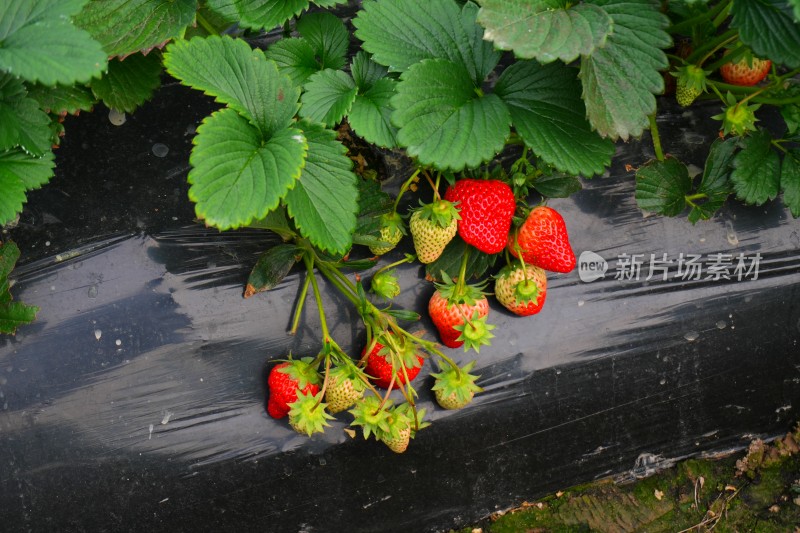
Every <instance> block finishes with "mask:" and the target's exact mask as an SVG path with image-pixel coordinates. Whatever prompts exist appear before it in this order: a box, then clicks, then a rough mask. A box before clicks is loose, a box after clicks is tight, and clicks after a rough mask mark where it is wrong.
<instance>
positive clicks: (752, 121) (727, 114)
mask: <svg viewBox="0 0 800 533" xmlns="http://www.w3.org/2000/svg"><path fill="white" fill-rule="evenodd" d="M725 100H726V104H727V106H726V107H725V108H724V110H723V112H722V113H720V114H719V115H714V116H713V117H711V118H713V119H714V120H721V121H722V134H723V135H729V134H732V135H737V136H740V137H741V136H744V135H747V133H748V132H751V131H755V130H756V122H757V121H758V119H757V118H756V115H755V112H756V111H758V109H759V108H760V107H761V104H752V105H751V104H748V103H747V102H745V101H744V100H743V101H741V102H739V101H737V100H736V97H735V96H733V94H731V93H730V92H729V93H728V94H727V95H726V97H725Z"/></svg>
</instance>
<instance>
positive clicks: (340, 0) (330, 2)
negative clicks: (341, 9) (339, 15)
mask: <svg viewBox="0 0 800 533" xmlns="http://www.w3.org/2000/svg"><path fill="white" fill-rule="evenodd" d="M313 3H314V4H316V5H318V6H320V7H333V6H335V5H338V4H346V3H347V0H313Z"/></svg>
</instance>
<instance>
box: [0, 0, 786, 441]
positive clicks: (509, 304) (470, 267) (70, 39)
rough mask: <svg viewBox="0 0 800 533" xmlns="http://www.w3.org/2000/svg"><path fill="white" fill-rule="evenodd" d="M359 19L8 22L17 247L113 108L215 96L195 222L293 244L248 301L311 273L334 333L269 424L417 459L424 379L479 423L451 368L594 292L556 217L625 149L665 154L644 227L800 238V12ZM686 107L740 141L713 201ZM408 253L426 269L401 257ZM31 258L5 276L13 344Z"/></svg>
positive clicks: (323, 6) (263, 265)
mask: <svg viewBox="0 0 800 533" xmlns="http://www.w3.org/2000/svg"><path fill="white" fill-rule="evenodd" d="M343 3H345V2H339V1H335V0H315V1H309V0H175V1H172V2H163V1H162V0H67V1H56V0H5V1H4V2H2V3H0V20H2V23H1V24H0V117H2V120H0V225H5V224H8V223H13V221H14V219H15V218H16V217H17V216H18V214H19V212H20V211H21V209H22V207H23V204H24V203H25V201H26V195H27V192H28V191H30V190H31V189H35V188H38V187H41V186H42V185H44V184H45V183H47V181H48V180H49V179H50V177H51V176H52V174H53V168H54V162H55V159H56V158H55V156H54V154H53V151H52V148H53V147H54V146H57V144H58V142H59V136H60V135H62V134H63V133H65V131H64V126H63V124H62V123H61V121H62V120H63V117H64V116H65V115H67V114H77V113H78V112H79V111H87V110H90V109H92V108H93V106H95V105H96V104H97V103H98V102H102V103H103V104H104V105H105V106H106V107H108V108H109V109H112V110H114V111H116V112H117V113H132V112H135V110H136V108H137V107H138V106H139V105H141V104H142V103H144V102H145V101H146V100H148V99H149V98H151V97H152V95H153V94H154V91H155V90H156V89H157V87H158V86H159V85H160V83H161V81H162V79H164V78H165V77H166V76H171V77H172V78H174V79H176V80H178V81H179V82H180V83H181V84H183V85H185V86H187V87H190V88H191V89H194V90H198V91H202V92H203V93H205V94H207V95H208V96H209V97H211V98H213V99H214V100H215V101H216V102H217V103H218V104H219V108H218V109H217V110H216V111H214V112H213V113H211V114H210V115H209V116H208V117H206V118H205V119H204V120H203V121H202V124H200V126H199V127H198V128H197V134H196V136H195V137H194V139H193V149H192V153H191V156H190V159H189V163H190V166H191V170H190V171H189V173H188V176H187V180H188V184H189V192H188V196H189V200H190V201H191V202H193V203H194V208H195V214H196V216H197V219H198V220H199V221H201V222H202V223H204V224H206V225H207V226H210V227H213V228H217V229H218V230H221V231H232V230H236V229H238V228H260V229H263V230H268V231H272V232H275V233H277V234H278V235H280V236H281V237H282V238H283V240H284V242H283V243H282V244H280V245H278V246H275V247H273V248H271V249H269V250H267V251H265V252H264V253H263V254H262V255H261V256H260V257H259V258H258V259H257V261H256V263H255V265H254V266H253V270H252V273H251V275H250V277H249V279H248V280H247V284H246V287H245V290H244V296H245V297H254V296H255V295H257V294H258V293H260V292H263V291H268V290H270V289H271V288H273V287H275V286H276V285H277V284H278V283H279V282H280V281H281V280H282V279H284V277H285V276H287V274H289V272H291V271H292V270H293V269H295V270H300V271H301V272H302V273H303V275H302V279H303V281H302V283H301V285H300V287H299V298H298V302H299V303H298V306H297V309H296V311H295V314H294V316H293V317H292V326H291V328H290V333H294V332H296V331H297V328H298V324H299V323H300V319H301V316H302V314H303V313H304V312H305V301H306V299H307V297H308V295H309V293H310V294H311V295H312V296H313V299H314V301H315V303H316V307H317V313H318V315H319V320H320V324H321V331H320V338H319V352H318V353H316V354H296V355H294V356H292V357H289V358H288V360H289V361H291V362H286V361H283V362H280V363H277V364H276V365H275V366H274V368H273V369H272V373H271V374H270V378H269V380H268V387H269V395H270V397H269V400H268V412H269V414H270V415H272V416H273V417H275V418H283V417H288V419H289V420H288V421H289V425H290V426H291V427H292V428H294V429H295V430H297V431H298V432H301V433H304V434H308V435H312V434H314V433H317V432H320V431H324V428H325V427H326V426H327V424H328V420H329V419H330V417H331V416H333V415H337V416H352V422H351V423H352V425H353V426H358V427H360V428H361V429H362V433H363V435H364V437H366V438H369V437H373V436H374V437H375V438H376V439H377V440H378V441H381V442H383V443H384V444H386V445H387V446H389V448H390V449H392V450H393V451H396V452H401V451H404V450H405V449H406V447H407V446H408V443H409V440H410V439H411V438H413V437H415V436H416V434H417V431H419V430H420V429H422V428H423V427H425V425H426V422H425V421H424V413H423V410H422V409H417V401H418V399H419V395H418V390H417V388H418V386H419V379H418V378H417V375H418V374H419V373H420V372H421V371H422V369H423V368H425V369H430V371H431V376H433V378H434V380H435V384H434V386H433V388H432V392H433V394H434V396H435V398H436V400H437V402H438V403H439V405H440V406H441V407H443V408H445V409H455V408H461V407H464V406H466V405H467V404H469V403H470V402H471V401H472V400H473V398H474V395H475V394H476V393H478V392H480V386H479V384H478V383H477V381H478V379H479V378H478V376H477V375H474V374H472V373H471V372H472V371H473V369H474V368H475V367H476V366H478V364H477V362H476V361H468V362H465V363H461V362H458V361H456V360H455V358H454V356H451V355H448V351H447V348H462V347H463V350H465V351H468V350H475V351H476V352H477V351H478V350H479V349H480V348H481V347H482V346H486V345H487V344H489V343H490V342H491V339H492V337H493V336H494V335H495V334H496V333H497V331H494V332H493V330H494V329H495V326H494V325H493V324H492V323H491V315H492V313H491V312H490V309H491V307H492V304H491V302H494V301H495V300H496V301H497V302H498V303H499V304H500V305H502V306H504V307H505V308H506V309H508V310H509V311H510V312H511V313H514V314H516V315H520V316H527V317H531V318H525V319H524V320H536V318H535V316H533V317H532V315H536V314H537V313H540V312H541V311H542V309H543V306H544V304H545V296H546V294H547V276H559V275H569V273H570V272H571V271H572V270H573V269H574V267H575V255H574V252H573V250H572V247H571V245H570V242H569V236H568V233H567V228H568V227H569V225H570V221H569V220H564V218H563V217H562V216H561V215H560V214H559V212H558V211H557V210H556V209H554V208H553V207H552V204H555V202H552V203H551V202H550V199H553V198H566V197H568V196H570V195H571V194H573V193H575V192H577V191H579V190H580V189H581V187H582V185H581V180H584V179H591V178H593V177H595V176H599V175H602V174H603V173H604V172H606V171H607V169H608V168H609V167H610V165H611V163H612V158H613V156H614V153H615V143H617V142H627V141H629V140H631V139H640V138H647V136H648V135H649V139H650V140H651V142H652V144H653V151H654V153H655V158H654V159H653V160H651V161H645V160H642V161H641V162H640V163H639V164H638V166H637V168H635V169H634V172H635V179H634V180H633V182H632V183H631V192H632V194H633V195H634V196H635V199H636V201H637V203H638V205H639V207H640V208H641V209H642V210H644V211H647V212H650V213H656V214H660V215H664V216H678V215H682V214H685V215H686V216H687V217H688V221H689V222H691V223H697V222H698V221H700V220H707V219H710V218H713V217H714V216H715V213H716V212H717V211H718V210H719V209H720V208H721V207H722V206H723V205H724V204H725V202H727V201H735V202H743V203H744V204H748V205H761V204H763V203H765V202H769V201H773V200H775V199H776V198H777V197H778V196H781V195H782V202H783V203H784V204H785V205H786V206H787V207H788V209H789V211H790V213H791V214H792V215H793V216H794V217H797V216H799V215H800V146H798V142H800V84H798V79H797V78H798V74H800V22H798V16H799V15H800V6H798V4H797V2H796V1H794V0H704V1H692V0H672V1H664V2H657V1H655V0H585V1H580V2H566V1H564V0H480V1H475V2H473V1H456V0H363V1H351V2H347V3H348V4H350V6H349V7H351V8H353V10H354V12H355V15H354V16H353V17H348V18H340V17H338V16H337V15H336V13H337V11H336V8H337V5H338V4H343ZM667 93H669V94H667ZM672 93H674V97H673V95H672ZM673 99H674V100H675V101H677V104H678V105H679V106H683V107H691V108H694V109H696V110H697V113H699V114H703V113H706V112H707V110H708V109H713V112H712V113H709V114H708V116H707V117H706V118H707V119H708V120H716V121H719V130H720V138H719V139H717V140H715V141H714V142H713V143H711V144H710V146H709V147H708V153H707V157H706V161H705V165H704V168H703V169H702V171H701V173H700V174H699V176H697V177H692V176H690V172H689V167H688V166H687V165H686V164H685V163H684V162H681V161H679V160H678V159H677V158H676V157H674V156H672V155H670V154H669V152H668V149H669V147H668V146H667V147H665V146H663V145H662V142H661V137H660V135H659V132H658V117H659V115H660V113H662V112H664V110H666V111H670V110H671V111H674V110H675V109H677V108H676V107H675V103H673ZM770 110H772V112H773V114H775V115H777V116H779V117H780V119H781V120H782V123H781V124H779V125H778V127H773V128H771V129H770V128H766V127H763V125H762V122H761V120H762V117H764V116H765V113H769V112H770ZM776 112H777V113H776ZM648 131H649V134H648ZM354 138H355V139H357V140H358V142H363V143H365V144H367V145H369V146H371V147H373V148H374V149H375V151H381V150H383V151H386V150H394V151H396V152H402V153H403V154H404V155H406V156H407V157H408V158H409V159H410V161H411V170H410V171H409V174H408V175H407V176H403V177H402V180H401V181H402V183H401V184H399V185H398V184H394V183H391V182H390V181H384V180H382V179H381V178H383V176H376V175H375V172H374V171H372V170H370V169H365V168H364V166H363V165H362V164H359V165H357V166H354V164H353V162H354V161H358V158H359V154H355V153H353V150H352V148H353V144H354V141H353V139H354ZM665 148H667V150H665ZM548 203H551V205H550V206H548V205H546V204H548ZM409 234H410V235H409ZM406 238H410V239H411V240H413V249H414V251H415V252H416V255H404V256H399V255H398V252H397V251H395V249H396V247H400V249H401V250H402V249H403V248H402V246H403V240H404V239H406ZM9 246H10V245H6V246H5V247H3V248H2V250H4V254H11V252H9V251H8V250H12V248H10V247H9ZM383 256H386V257H388V259H383ZM0 257H2V256H0ZM11 257H12V255H7V256H6V260H5V262H4V263H2V262H0V266H2V265H3V264H5V267H4V269H0V324H3V322H2V320H3V316H4V315H3V313H6V314H9V313H8V311H9V310H11V309H12V302H11V301H10V296H6V297H5V300H4V299H3V294H4V293H5V294H8V291H7V289H8V287H7V283H6V281H5V280H6V279H7V277H8V271H9V270H10V266H12V265H13V263H14V261H15V260H16V256H14V257H13V259H14V260H11V259H9V258H11ZM416 261H418V262H419V263H420V264H422V265H425V273H426V278H427V280H426V281H422V280H420V283H425V284H427V286H426V289H427V290H428V291H429V294H430V295H431V297H430V300H429V305H428V309H427V310H428V315H429V318H430V320H431V322H432V323H433V324H434V326H435V327H436V330H437V332H438V336H437V337H436V338H434V339H428V338H425V336H424V335H423V334H422V333H419V332H418V331H417V330H415V329H414V328H412V327H411V326H410V325H409V324H410V323H413V322H415V321H417V320H419V319H420V318H421V317H420V316H419V315H418V314H417V313H416V312H414V311H412V310H405V309H400V308H397V307H396V306H395V304H394V303H393V302H392V299H393V298H395V297H396V296H398V295H399V294H400V293H401V292H402V291H403V290H404V289H406V288H405V287H401V286H400V285H399V284H398V282H397V279H396V277H394V275H393V269H395V268H397V267H399V266H400V265H402V264H406V263H412V262H416ZM381 263H382V264H381ZM492 278H493V279H494V280H495V281H494V285H493V286H494V291H495V294H494V295H492V294H487V293H486V288H487V286H488V283H489V281H490V279H492ZM322 279H324V280H325V281H326V282H327V283H329V284H330V285H331V286H333V287H334V288H335V289H337V290H338V291H340V292H341V293H342V295H343V296H344V298H345V299H346V300H348V301H349V302H350V303H351V304H352V306H353V307H354V308H355V309H356V311H357V313H358V316H359V318H360V322H361V324H362V325H363V331H364V344H363V346H359V347H354V348H353V350H352V353H348V352H347V351H346V350H344V349H343V348H342V347H340V346H339V344H338V343H337V342H336V340H335V339H333V338H332V336H331V334H330V332H329V330H328V327H327V318H326V312H325V309H324V308H323V306H322V298H321V296H320V294H321V293H320V287H319V283H320V281H321V280H322ZM366 281H368V283H365V282H366ZM429 282H432V283H429ZM3 283H6V286H4V285H3ZM365 287H368V288H369V292H368V291H367V290H366V289H365ZM550 298H558V294H557V292H555V291H551V295H550ZM4 306H5V307H4ZM13 309H14V314H16V313H22V314H23V315H24V317H23V318H24V319H26V320H29V319H32V318H33V315H32V310H31V309H30V308H24V307H20V306H19V305H17V304H14V306H13ZM500 312H504V311H502V310H500ZM24 321H25V320H22V321H20V323H22V322H24ZM0 330H2V331H10V330H13V327H12V326H8V327H6V328H5V329H0ZM440 343H441V344H440ZM442 345H444V347H443V346H442ZM358 353H360V354H361V356H360V357H359V356H358ZM456 353H458V352H456ZM289 355H290V354H274V357H281V358H283V357H288V356H289ZM344 413H347V414H344Z"/></svg>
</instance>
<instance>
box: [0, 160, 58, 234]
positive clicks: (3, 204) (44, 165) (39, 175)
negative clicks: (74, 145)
mask: <svg viewBox="0 0 800 533" xmlns="http://www.w3.org/2000/svg"><path fill="white" fill-rule="evenodd" d="M54 159H55V157H54V156H53V152H50V151H48V152H45V154H44V156H42V157H38V158H37V157H32V156H30V155H28V154H26V153H24V152H22V150H9V151H6V152H0V226H3V225H4V224H7V223H8V222H11V221H12V220H14V219H15V218H16V216H17V213H19V212H20V211H22V204H24V203H25V201H26V197H25V192H26V191H29V190H31V189H38V188H39V187H41V186H42V185H44V184H45V183H47V182H48V181H50V178H51V177H53V168H54V167H55V163H54V162H53V160H54Z"/></svg>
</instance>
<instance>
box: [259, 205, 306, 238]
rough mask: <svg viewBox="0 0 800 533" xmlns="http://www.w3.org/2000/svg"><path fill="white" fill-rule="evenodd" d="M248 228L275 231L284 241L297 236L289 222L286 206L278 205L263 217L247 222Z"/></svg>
mask: <svg viewBox="0 0 800 533" xmlns="http://www.w3.org/2000/svg"><path fill="white" fill-rule="evenodd" d="M247 227H248V228H256V229H265V230H269V231H272V232H274V233H277V234H278V235H279V236H280V238H281V239H283V240H284V241H288V240H291V239H292V238H294V237H296V236H297V233H296V232H295V231H294V228H292V226H291V224H290V222H289V214H288V213H287V212H286V207H285V206H283V205H279V206H278V207H276V208H275V209H273V210H272V211H270V212H269V213H267V216H265V217H264V218H259V219H258V220H254V221H252V222H250V223H249V224H247Z"/></svg>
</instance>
